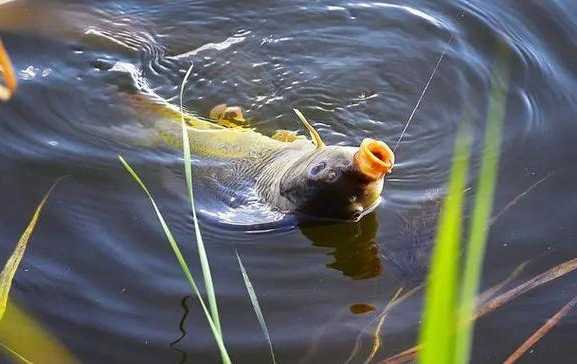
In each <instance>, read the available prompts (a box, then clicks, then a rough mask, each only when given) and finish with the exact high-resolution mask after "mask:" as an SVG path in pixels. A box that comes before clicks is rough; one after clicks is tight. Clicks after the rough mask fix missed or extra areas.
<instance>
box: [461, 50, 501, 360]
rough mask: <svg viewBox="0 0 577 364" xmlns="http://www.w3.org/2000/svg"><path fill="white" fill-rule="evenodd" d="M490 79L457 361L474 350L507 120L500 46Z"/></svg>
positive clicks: (470, 234)
mask: <svg viewBox="0 0 577 364" xmlns="http://www.w3.org/2000/svg"><path fill="white" fill-rule="evenodd" d="M501 47H502V48H503V49H500V50H499V51H500V52H499V54H498V55H497V64H496V66H495V69H494V71H493V77H492V80H491V92H490V100H489V112H488V117H487V126H486V129H485V137H484V138H485V141H484V149H483V156H482V159H481V167H480V171H479V179H478V181H479V182H478V184H477V191H476V194H475V200H474V205H473V212H472V218H471V227H470V231H469V239H468V242H467V251H466V257H465V265H464V267H463V270H464V271H463V282H462V286H461V297H460V303H459V316H458V323H459V326H458V330H459V331H458V333H457V335H456V337H455V339H456V344H455V347H456V352H455V363H468V362H469V360H470V353H471V341H472V337H473V328H474V321H473V320H471V319H470V318H471V317H472V316H473V312H474V310H475V297H476V295H477V292H478V291H479V281H480V278H481V268H482V266H483V261H484V257H485V247H486V243H487V234H488V231H489V227H490V221H489V220H490V217H491V211H492V209H493V199H494V194H495V184H496V181H497V170H498V165H499V163H498V160H499V155H500V153H501V130H502V128H503V122H504V120H505V113H506V104H507V102H506V101H507V91H508V83H509V73H510V71H509V64H508V63H509V58H510V57H509V55H508V54H506V53H505V51H506V50H505V49H504V46H501Z"/></svg>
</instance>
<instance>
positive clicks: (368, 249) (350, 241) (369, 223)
mask: <svg viewBox="0 0 577 364" xmlns="http://www.w3.org/2000/svg"><path fill="white" fill-rule="evenodd" d="M300 229H301V231H302V233H303V234H304V235H305V236H306V237H307V238H309V239H310V240H311V241H312V242H313V244H314V245H316V246H320V247H327V248H332V251H331V252H330V253H329V255H330V256H332V257H333V258H334V261H333V262H331V263H329V264H327V267H329V268H333V269H337V270H339V271H341V272H343V274H344V275H346V276H349V277H351V278H353V279H367V278H372V277H376V276H377V275H379V273H381V270H382V268H381V261H380V259H379V244H378V243H377V241H376V240H375V238H376V235H377V231H378V229H379V221H378V220H377V215H376V213H374V212H372V213H370V214H368V215H367V216H365V218H363V219H361V221H359V222H350V223H334V224H326V225H312V226H310V225H309V226H306V225H305V226H300Z"/></svg>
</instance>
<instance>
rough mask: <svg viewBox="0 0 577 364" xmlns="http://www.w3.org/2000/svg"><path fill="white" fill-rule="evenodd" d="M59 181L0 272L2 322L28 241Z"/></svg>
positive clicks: (47, 195)
mask: <svg viewBox="0 0 577 364" xmlns="http://www.w3.org/2000/svg"><path fill="white" fill-rule="evenodd" d="M57 184H58V181H56V182H55V183H54V184H53V185H52V187H50V189H49V190H48V192H46V194H45V195H44V197H43V198H42V200H41V201H40V204H38V206H37V207H36V210H34V214H33V215H32V218H31V219H30V222H29V223H28V226H27V227H26V229H25V230H24V232H23V233H22V235H21V236H20V239H18V242H17V243H16V247H15V248H14V252H12V255H11V256H10V258H9V259H8V261H7V262H6V264H5V265H4V269H2V272H0V320H2V317H4V312H6V305H7V304H8V296H9V295H10V288H11V287H12V281H13V280H14V275H15V274H16V271H17V270H18V267H19V266H20V262H21V261H22V257H23V256H24V253H25V252H26V247H27V246H28V241H30V237H31V236H32V233H33V232H34V228H36V224H37V223H38V218H39V217H40V213H41V212H42V208H43V207H44V205H45V204H46V201H47V200H48V197H49V196H50V193H51V192H52V191H53V190H54V188H55V187H56V185H57Z"/></svg>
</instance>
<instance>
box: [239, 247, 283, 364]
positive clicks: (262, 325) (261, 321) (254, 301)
mask: <svg viewBox="0 0 577 364" xmlns="http://www.w3.org/2000/svg"><path fill="white" fill-rule="evenodd" d="M235 253H236V259H237V260H238V265H239V267H240V271H241V273H242V279H243V280H244V285H245V286H246V290H247V291H248V296H249V297H250V302H251V303H252V307H253V308H254V312H255V313H256V317H257V319H258V323H259V324H260V328H261V330H262V333H263V334H264V337H265V338H266V341H267V343H268V347H269V350H270V356H271V358H272V362H273V363H276V359H275V355H274V349H273V347H272V341H271V339H270V334H269V332H268V327H267V326H266V321H265V320H264V316H263V315H262V310H261V309H260V304H259V303H258V298H257V296H256V292H255V290H254V287H253V286H252V283H251V281H250V278H249V277H248V273H247V272H246V269H245V268H244V264H242V260H241V259H240V255H238V252H237V251H236V250H235Z"/></svg>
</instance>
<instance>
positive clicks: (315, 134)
mask: <svg viewBox="0 0 577 364" xmlns="http://www.w3.org/2000/svg"><path fill="white" fill-rule="evenodd" d="M293 110H294V112H295V113H296V114H297V116H298V117H299V119H301V121H302V123H303V124H304V126H305V128H307V130H308V131H309V133H310V135H311V139H312V141H313V144H314V145H316V146H317V149H319V148H322V147H324V146H326V144H325V143H324V142H323V140H322V139H321V136H320V135H319V133H318V131H317V130H316V129H315V128H314V127H313V126H312V125H311V124H310V123H309V122H308V120H307V119H306V118H305V116H304V115H303V114H302V113H301V112H300V111H298V110H297V109H293Z"/></svg>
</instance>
